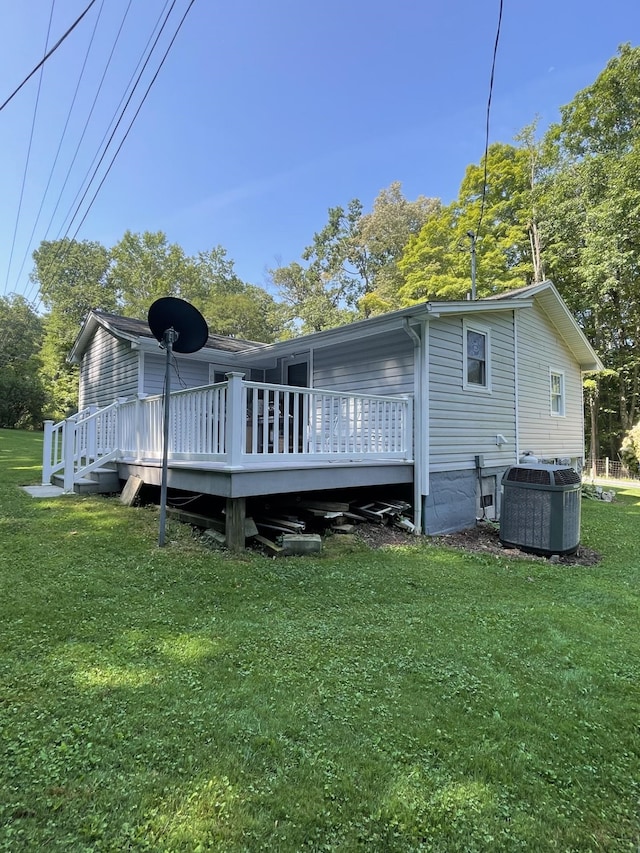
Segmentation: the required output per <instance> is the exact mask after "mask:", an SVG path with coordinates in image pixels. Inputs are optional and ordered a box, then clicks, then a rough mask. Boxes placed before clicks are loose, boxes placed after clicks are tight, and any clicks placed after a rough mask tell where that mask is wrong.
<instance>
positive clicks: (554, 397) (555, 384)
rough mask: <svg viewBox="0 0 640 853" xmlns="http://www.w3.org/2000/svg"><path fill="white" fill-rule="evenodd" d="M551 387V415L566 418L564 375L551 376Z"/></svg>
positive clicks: (553, 373)
mask: <svg viewBox="0 0 640 853" xmlns="http://www.w3.org/2000/svg"><path fill="white" fill-rule="evenodd" d="M549 385H550V392H551V414H552V415H555V416H556V417H564V373H555V372H554V371H553V370H552V371H551V372H550V374H549Z"/></svg>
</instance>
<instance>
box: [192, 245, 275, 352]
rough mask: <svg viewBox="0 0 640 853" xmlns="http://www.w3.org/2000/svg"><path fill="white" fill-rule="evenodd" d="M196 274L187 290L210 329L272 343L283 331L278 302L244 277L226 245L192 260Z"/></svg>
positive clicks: (219, 332)
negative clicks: (230, 256)
mask: <svg viewBox="0 0 640 853" xmlns="http://www.w3.org/2000/svg"><path fill="white" fill-rule="evenodd" d="M191 263H192V265H193V269H194V272H195V275H194V276H193V278H192V280H191V288H192V289H191V290H190V291H189V292H188V293H187V294H186V297H185V298H188V299H189V300H190V301H191V302H193V303H194V305H196V306H197V307H198V308H199V309H200V310H201V311H202V313H203V314H204V316H205V318H206V320H207V323H208V324H209V331H210V332H212V333H215V334H218V335H229V336H231V337H236V338H244V339H245V340H250V341H260V342H262V343H271V342H272V341H274V340H275V339H276V336H278V335H279V334H280V332H281V322H280V315H279V313H278V309H277V306H276V303H275V301H274V299H273V297H272V296H270V295H269V294H268V293H267V292H266V291H265V290H263V289H262V288H261V287H257V286H256V285H253V284H247V283H246V282H244V281H242V280H241V279H240V278H239V277H238V275H237V274H236V272H235V270H234V263H233V261H232V260H231V259H230V258H228V257H227V253H226V250H225V249H223V248H222V246H216V247H215V248H214V249H211V250H210V251H209V252H200V253H199V254H198V255H197V256H196V257H195V258H194V259H192V260H191Z"/></svg>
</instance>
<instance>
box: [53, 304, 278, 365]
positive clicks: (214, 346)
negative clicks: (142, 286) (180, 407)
mask: <svg viewBox="0 0 640 853" xmlns="http://www.w3.org/2000/svg"><path fill="white" fill-rule="evenodd" d="M97 326H102V327H103V328H104V329H106V330H107V331H108V332H110V333H111V334H112V335H115V337H117V338H123V339H124V340H129V341H132V342H138V341H140V340H143V339H147V340H150V341H155V338H154V336H153V333H152V331H151V329H150V328H149V324H148V323H147V321H146V320H136V319H134V318H133V317H122V316H121V315H120V314H111V313H109V312H108V311H100V310H98V309H93V310H92V311H91V312H90V313H89V316H88V317H87V319H86V320H85V322H84V325H83V326H82V329H81V330H80V332H79V334H78V337H77V338H76V340H75V343H74V345H73V348H72V350H71V352H70V354H69V361H72V362H77V361H79V359H80V358H81V356H82V353H83V352H84V350H85V348H86V346H87V345H88V343H89V341H90V340H91V338H92V336H93V333H94V331H95V329H96V328H97ZM262 346H264V344H262V343H258V342H256V341H245V340H242V339H241V338H230V337H228V336H226V335H209V337H208V338H207V342H206V344H205V345H204V347H203V349H211V350H217V351H219V352H243V351H245V350H247V349H255V348H256V347H262Z"/></svg>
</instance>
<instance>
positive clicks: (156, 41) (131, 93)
mask: <svg viewBox="0 0 640 853" xmlns="http://www.w3.org/2000/svg"><path fill="white" fill-rule="evenodd" d="M176 2H177V0H173V2H172V3H171V8H170V9H169V11H168V12H167V14H166V16H165V19H164V21H163V22H162V26H161V28H160V30H159V32H158V34H157V36H156V38H155V40H154V42H153V45H152V47H151V50H150V51H149V55H148V56H147V58H146V60H145V62H144V65H143V66H142V68H141V69H140V73H139V74H138V77H137V79H136V82H135V83H134V86H133V89H132V90H131V92H130V94H129V97H128V98H127V101H126V103H125V105H124V107H123V108H122V110H121V111H120V115H119V116H118V121H117V122H116V125H115V127H114V128H113V131H112V132H111V136H110V137H109V139H108V141H107V144H106V146H105V149H104V151H103V152H102V156H101V157H100V159H99V160H98V163H97V165H96V167H95V169H94V170H93V173H92V175H91V178H90V179H89V183H88V184H87V188H86V189H85V191H84V193H83V194H82V198H81V199H80V201H79V202H78V205H77V207H76V209H75V211H74V213H73V216H72V217H71V219H70V220H69V224H68V225H67V229H66V231H65V234H64V236H65V237H66V236H67V234H68V233H69V231H70V230H71V226H72V225H73V221H74V219H75V218H76V216H77V215H78V212H79V211H80V208H81V207H82V202H83V201H84V200H85V198H86V196H87V193H88V192H89V187H90V186H91V184H92V183H93V180H94V178H95V177H96V175H97V173H98V169H99V168H100V166H101V165H102V161H103V160H104V158H105V156H106V153H107V151H108V149H109V146H110V145H111V143H112V141H113V137H114V136H115V133H116V131H117V129H118V127H119V126H120V122H121V121H122V119H123V118H124V114H125V112H126V111H127V108H128V106H129V104H130V103H131V99H132V97H133V95H134V94H135V91H136V89H137V88H138V85H139V83H140V80H141V78H142V75H143V74H144V71H145V69H146V67H147V65H148V64H149V61H150V59H151V57H152V55H153V51H154V50H155V49H156V45H157V44H158V40H159V39H160V36H161V35H162V32H163V30H164V28H165V26H166V25H167V21H168V20H169V17H170V15H171V13H172V12H173V9H174V6H175V5H176ZM194 2H195V0H191V2H190V3H189V6H188V7H187V11H186V12H185V13H184V16H183V18H182V21H180V24H179V25H178V29H177V30H176V33H175V35H174V36H173V38H172V40H171V42H170V43H169V47H168V48H167V52H166V53H165V55H164V57H163V58H162V61H161V63H160V66H159V68H158V71H160V68H162V64H163V63H164V60H165V59H166V57H167V53H168V52H169V50H170V48H171V45H172V44H173V42H174V41H175V38H176V36H177V35H178V32H179V31H180V27H181V26H182V23H183V21H184V19H185V18H186V16H187V14H188V12H189V9H191V6H193V3H194ZM158 71H156V73H155V75H154V77H153V79H152V80H151V83H150V84H149V88H148V89H147V91H146V92H145V94H144V96H143V99H142V102H141V103H140V106H139V107H138V109H137V111H136V113H135V115H134V117H133V119H132V121H131V124H130V125H129V128H128V129H127V132H126V134H125V136H124V138H123V140H122V142H124V140H125V139H126V138H127V134H128V133H129V131H130V130H131V125H132V124H133V122H134V121H135V119H136V116H137V115H138V113H139V112H140V107H141V106H142V104H143V103H144V101H145V99H146V97H147V95H148V94H149V89H150V88H151V86H152V85H153V83H154V81H155V79H156V77H157V76H158ZM122 142H121V143H120V145H119V146H118V149H117V151H116V153H115V155H114V158H113V160H115V158H116V156H117V155H118V152H119V151H120V148H121V147H122ZM113 160H112V161H111V164H110V165H109V169H110V168H111V166H112V165H113ZM107 174H108V170H107ZM105 177H106V175H105ZM103 183H104V178H103V179H102V181H101V182H100V186H99V187H98V191H99V190H100V187H101V186H102V184H103ZM96 195H97V192H96ZM94 200H95V195H94V196H93V198H92V200H91V202H90V204H89V209H90V207H91V204H93V202H94ZM89 209H87V213H88V212H89ZM86 215H87V214H86V213H85V215H84V217H83V218H82V222H84V220H85V218H86ZM82 222H81V223H80V225H82ZM79 228H80V226H78V228H76V232H75V233H76V234H77V233H78V229H79ZM59 236H60V235H59V234H58V237H59ZM72 239H75V234H74V237H73V238H72Z"/></svg>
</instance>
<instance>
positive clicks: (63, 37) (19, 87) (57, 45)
mask: <svg viewBox="0 0 640 853" xmlns="http://www.w3.org/2000/svg"><path fill="white" fill-rule="evenodd" d="M95 2H96V0H91V2H90V3H89V5H88V6H87V8H86V9H85V10H84V12H82V14H81V15H79V16H78V17H77V18H76V20H75V21H74V22H73V24H71V26H70V27H69V29H68V30H67V31H66V33H64V34H63V35H62V36H61V37H60V38H59V39H58V41H57V42H56V43H55V44H54V46H53V47H52V48H51V50H50V51H48V52H47V53H45V55H44V56H43V57H42V59H41V60H40V62H39V63H38V64H37V65H36V67H35V68H34V69H32V70H31V71H30V72H29V73H28V74H27V76H26V77H25V78H24V80H23V81H22V83H20V85H19V86H17V87H16V88H15V89H14V90H13V92H12V93H11V94H10V95H9V97H8V98H7V99H6V100H5V101H4V102H3V103H2V104H0V112H2V110H3V109H4V108H5V107H6V106H7V104H8V103H9V102H10V101H11V100H13V98H14V97H15V96H16V95H17V94H18V92H19V91H20V89H22V87H23V86H24V85H25V84H26V83H28V82H29V80H30V79H31V78H32V77H33V75H34V74H35V73H36V71H38V69H39V68H42V66H43V65H44V64H45V62H46V61H47V59H49V57H50V56H52V55H53V54H54V53H55V52H56V50H57V49H58V48H59V47H60V45H61V44H62V42H63V41H64V40H65V39H66V38H67V37H68V36H70V35H71V33H72V32H73V31H74V30H75V28H76V27H77V26H78V24H79V23H80V21H81V20H82V19H83V18H84V16H85V15H86V14H87V12H88V11H89V9H90V8H91V7H92V6H93V4H94V3H95Z"/></svg>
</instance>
